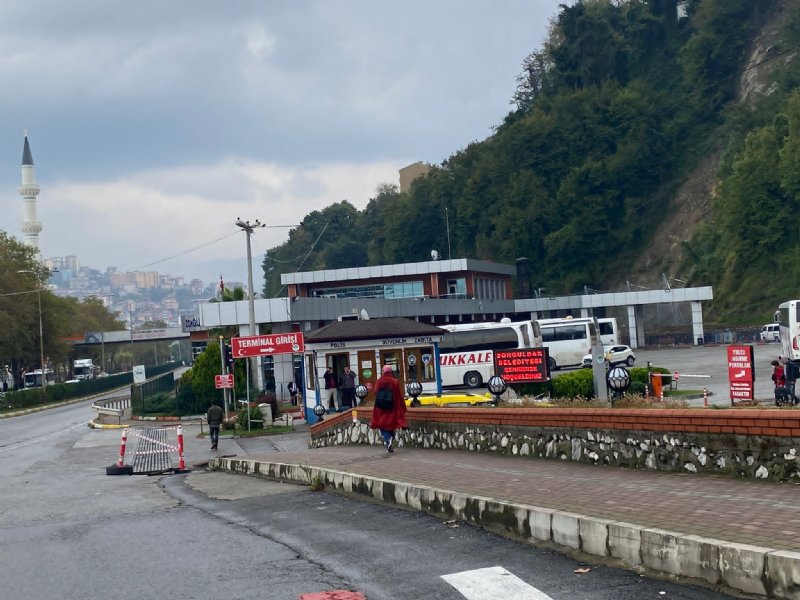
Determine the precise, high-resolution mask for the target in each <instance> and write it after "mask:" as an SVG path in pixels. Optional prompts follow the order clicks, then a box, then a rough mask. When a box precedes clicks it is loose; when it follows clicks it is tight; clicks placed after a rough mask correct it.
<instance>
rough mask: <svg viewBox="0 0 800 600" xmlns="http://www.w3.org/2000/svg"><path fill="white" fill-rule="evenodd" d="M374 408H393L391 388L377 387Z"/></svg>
mask: <svg viewBox="0 0 800 600" xmlns="http://www.w3.org/2000/svg"><path fill="white" fill-rule="evenodd" d="M375 408H380V409H381V410H392V409H393V408H394V396H393V395H392V390H390V389H389V388H386V387H382V388H378V393H377V394H375Z"/></svg>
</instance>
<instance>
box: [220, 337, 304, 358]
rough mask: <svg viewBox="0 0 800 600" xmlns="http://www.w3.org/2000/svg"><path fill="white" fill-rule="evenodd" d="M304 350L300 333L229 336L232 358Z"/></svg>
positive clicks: (292, 352) (294, 352) (293, 352)
mask: <svg viewBox="0 0 800 600" xmlns="http://www.w3.org/2000/svg"><path fill="white" fill-rule="evenodd" d="M304 350H305V343H304V342H303V334H302V333H299V332H298V333H275V334H273V335H251V336H247V337H235V338H231V353H232V354H233V358H247V357H248V356H274V355H276V354H296V353H299V352H303V351H304Z"/></svg>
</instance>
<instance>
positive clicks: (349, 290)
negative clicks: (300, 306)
mask: <svg viewBox="0 0 800 600" xmlns="http://www.w3.org/2000/svg"><path fill="white" fill-rule="evenodd" d="M424 295H425V294H424V292H423V287H422V281H404V282H401V283H381V284H373V285H357V286H350V287H339V288H324V289H319V290H312V292H311V296H312V297H313V298H387V299H393V298H421V297H422V296H424Z"/></svg>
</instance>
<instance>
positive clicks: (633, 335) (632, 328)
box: [620, 305, 639, 349]
mask: <svg viewBox="0 0 800 600" xmlns="http://www.w3.org/2000/svg"><path fill="white" fill-rule="evenodd" d="M628 333H629V337H630V346H631V348H633V349H636V348H638V347H639V331H638V329H637V328H636V307H635V306H633V305H630V306H628ZM620 341H621V340H620Z"/></svg>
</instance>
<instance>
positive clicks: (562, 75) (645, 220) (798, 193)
mask: <svg viewBox="0 0 800 600" xmlns="http://www.w3.org/2000/svg"><path fill="white" fill-rule="evenodd" d="M679 5H680V6H679ZM684 15H685V16H684ZM766 24H773V25H775V24H777V25H776V27H777V31H776V32H775V35H774V36H772V37H771V38H770V45H769V47H768V48H766V50H765V51H764V52H763V53H762V54H763V56H762V55H759V56H758V60H757V61H756V62H753V61H752V60H751V59H752V56H753V48H754V44H755V42H754V40H756V39H758V36H759V35H761V34H762V32H763V29H764V27H765V25H766ZM798 46H800V0H785V2H781V1H777V0H772V1H767V0H689V1H688V2H681V3H679V2H677V0H649V1H646V0H628V1H624V0H616V1H611V0H585V1H583V2H576V3H574V4H573V5H572V6H569V7H566V6H563V5H562V6H561V7H560V9H559V12H558V13H557V14H556V15H554V16H553V21H552V24H551V28H550V34H549V37H548V39H547V41H546V42H545V44H544V45H543V47H542V48H539V49H535V50H533V51H532V52H531V54H530V55H529V56H528V57H525V58H524V61H523V62H522V73H521V75H520V77H519V79H518V81H517V86H516V89H515V90H514V85H513V82H510V86H509V88H510V94H509V95H510V100H511V101H512V103H513V104H512V106H513V107H514V110H512V111H511V112H510V113H509V114H508V115H507V116H506V118H505V119H504V121H503V123H502V124H500V125H498V126H497V127H496V129H495V132H494V134H493V135H492V136H491V137H489V138H488V139H486V140H484V141H481V142H479V143H475V144H472V145H470V146H468V147H467V148H464V149H462V150H459V151H457V152H455V153H454V154H453V155H452V156H450V157H448V158H447V159H446V160H444V162H443V163H442V164H441V165H438V166H435V167H433V168H432V169H431V171H430V173H429V174H428V175H427V176H425V177H423V178H421V179H419V180H417V181H416V182H415V184H414V185H413V186H412V189H411V191H410V192H409V193H407V194H401V193H399V192H398V191H397V189H396V188H395V187H393V186H390V185H387V186H384V187H382V188H381V189H380V190H378V191H377V194H376V196H375V197H374V198H372V199H371V200H370V202H369V204H368V205H367V207H366V208H365V209H364V210H363V211H358V210H356V209H355V208H354V207H353V206H352V205H350V204H349V203H347V202H342V203H338V204H335V205H332V206H330V207H328V208H326V209H324V210H322V211H317V212H313V213H311V214H309V215H307V216H306V218H305V219H304V221H303V226H302V227H300V228H297V229H295V230H293V231H292V232H291V233H290V236H289V240H288V241H287V242H286V243H285V244H283V245H281V246H278V247H276V248H273V249H270V250H269V251H268V252H267V254H266V255H265V258H264V274H265V282H266V283H265V290H264V292H265V294H266V295H268V296H276V295H281V294H282V293H283V292H282V290H281V285H280V274H281V273H285V272H293V271H296V270H312V269H322V268H329V269H333V268H341V267H353V266H364V265H371V264H379V263H393V262H407V261H408V262H412V261H422V260H427V259H428V258H429V256H430V251H431V249H432V248H436V249H438V250H439V252H440V254H441V255H442V256H444V257H447V256H448V254H450V255H452V257H454V258H460V257H470V258H480V259H490V260H495V261H500V262H509V263H513V261H514V260H515V259H516V258H518V257H520V256H526V257H528V258H529V259H530V260H531V265H532V280H531V288H532V289H537V288H540V287H541V288H546V289H547V293H548V294H550V295H553V294H571V293H576V292H582V291H583V290H584V289H585V286H586V287H589V288H592V289H595V290H609V289H614V288H619V287H620V286H622V285H624V284H625V283H626V282H632V283H635V284H638V285H648V284H653V283H655V282H657V281H658V279H659V277H661V276H662V274H664V275H666V276H667V277H670V278H676V279H679V280H681V281H684V282H686V284H687V285H712V286H714V293H715V301H714V302H713V303H712V305H711V306H710V314H708V315H707V316H708V317H710V319H711V320H716V321H717V322H727V323H734V322H749V321H756V322H757V321H761V320H763V319H764V318H766V317H767V316H768V315H771V313H772V311H773V310H774V308H775V307H776V305H777V303H779V302H780V301H782V300H784V299H786V298H789V297H798V295H800V267H798V266H797V265H798V259H800V224H796V223H795V219H794V218H793V217H794V213H795V211H796V208H797V206H798V204H799V203H800V168H798V167H800V91H799V90H800V66H798V65H799V64H800V61H798V60H794V59H795V57H796V54H797V49H798ZM764 65H769V66H770V67H771V68H769V69H766V70H764V72H763V73H761V72H759V76H762V77H769V80H768V81H767V82H765V83H766V85H763V86H760V87H759V91H755V92H752V93H750V94H748V95H747V96H746V98H745V97H744V96H743V95H742V94H741V90H740V82H741V80H742V76H743V74H748V73H750V74H752V73H755V69H756V67H761V66H764ZM710 156H713V157H715V160H713V161H711V162H710V164H712V165H715V167H716V166H717V165H718V167H716V168H715V170H713V172H712V173H711V176H712V177H713V178H714V181H713V185H711V186H710V187H711V188H712V189H713V190H714V192H713V193H711V194H708V196H709V197H708V198H706V199H705V206H706V209H705V210H703V211H697V213H696V214H697V215H698V216H697V217H696V219H695V221H696V222H691V223H682V224H681V225H680V227H681V229H682V230H681V231H680V232H677V233H679V234H680V235H677V237H676V232H674V231H667V224H668V223H670V222H674V220H672V221H671V220H670V217H671V215H673V214H678V211H683V210H685V209H686V207H685V206H683V205H682V204H681V198H682V197H683V196H682V190H683V186H686V185H687V183H691V178H692V177H693V176H695V174H696V173H697V172H698V168H699V167H698V166H699V165H703V164H709V161H708V158H709V157H710ZM448 224H449V239H448V234H447V230H448ZM673 227H674V226H673ZM665 236H667V237H668V236H672V237H675V238H676V239H677V240H678V243H671V244H669V243H667V244H665V243H664V238H665ZM643 257H648V258H647V260H646V261H645V260H643V259H642V258H643Z"/></svg>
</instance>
